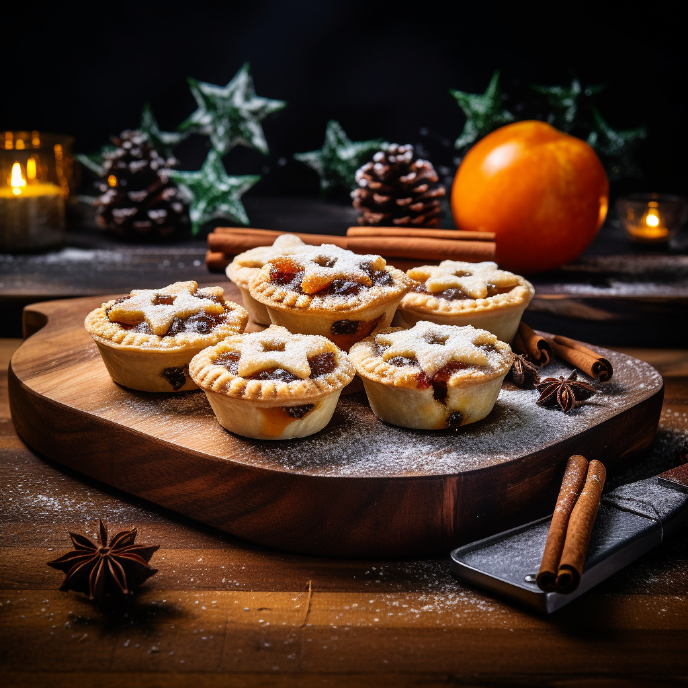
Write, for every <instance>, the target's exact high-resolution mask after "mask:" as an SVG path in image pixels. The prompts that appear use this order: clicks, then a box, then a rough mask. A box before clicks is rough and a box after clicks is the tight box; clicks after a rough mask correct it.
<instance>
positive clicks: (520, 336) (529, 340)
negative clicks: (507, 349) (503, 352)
mask: <svg viewBox="0 0 688 688" xmlns="http://www.w3.org/2000/svg"><path fill="white" fill-rule="evenodd" d="M514 348H515V349H516V350H517V352H518V353H520V354H525V355H526V356H528V358H530V359H531V360H532V361H533V363H536V364H537V365H541V366H544V365H547V364H548V363H549V362H550V360H551V358H552V347H551V346H550V344H549V342H548V341H547V340H546V339H545V338H544V337H542V336H540V335H539V334H538V333H537V332H535V330H533V329H532V328H531V327H528V325H526V324H525V323H524V322H522V323H521V324H520V325H519V326H518V331H517V332H516V337H515V339H514Z"/></svg>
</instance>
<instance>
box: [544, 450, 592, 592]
mask: <svg viewBox="0 0 688 688" xmlns="http://www.w3.org/2000/svg"><path fill="white" fill-rule="evenodd" d="M587 470H588V461H587V459H586V458H585V457H584V456H580V455H576V456H571V457H570V458H569V460H568V461H567V462H566V470H565V471H564V479H563V480H562V483H561V489H560V490H559V497H558V498H557V505H556V506H555V507H554V514H553V515H552V523H551V524H550V527H549V533H548V535H547V543H546V544H545V551H544V553H543V555H542V563H541V564H540V571H539V573H538V575H537V584H538V587H539V588H540V590H544V591H545V592H554V590H556V584H555V582H556V578H557V572H558V571H559V562H560V561H561V554H562V552H563V550H564V542H565V540H566V529H567V527H568V524H569V518H570V516H571V512H572V511H573V507H574V505H575V503H576V499H577V498H578V495H579V494H580V491H581V489H582V487H583V484H584V483H585V475H586V473H587Z"/></svg>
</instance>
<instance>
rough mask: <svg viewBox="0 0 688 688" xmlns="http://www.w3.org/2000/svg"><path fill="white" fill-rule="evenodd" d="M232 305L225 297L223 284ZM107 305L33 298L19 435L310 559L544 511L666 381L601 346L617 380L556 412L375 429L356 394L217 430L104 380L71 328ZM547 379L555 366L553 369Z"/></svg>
mask: <svg viewBox="0 0 688 688" xmlns="http://www.w3.org/2000/svg"><path fill="white" fill-rule="evenodd" d="M227 295H228V297H229V298H237V297H238V295H237V294H234V293H233V292H232V290H231V288H230V289H228V290H227ZM107 298H110V297H88V298H80V299H74V300H63V301H52V302H46V303H40V304H35V305H32V306H30V307H28V308H27V310H26V311H25V327H26V328H27V330H28V331H29V333H30V332H34V331H35V334H33V335H32V336H31V337H30V338H29V339H27V341H26V342H25V343H24V344H23V345H22V346H21V347H20V348H19V350H18V351H17V352H16V353H15V355H14V357H13V358H12V362H11V366H10V371H9V392H10V403H11V408H12V416H13V419H14V423H15V425H16V427H17V431H18V432H19V434H20V435H21V437H22V438H23V439H24V440H25V441H26V442H27V443H28V444H29V445H30V446H31V447H33V448H34V449H35V450H37V451H38V452H40V453H42V454H44V455H45V456H47V457H50V458H51V459H54V460H55V461H58V462H59V463H62V464H64V465H66V466H69V467H70V468H73V469H75V470H77V471H81V472H82V473H85V474H87V475H89V476H92V477H93V478H96V479H98V480H101V481H102V482H104V483H107V484H109V485H112V486H114V487H117V488H119V489H122V490H124V491H126V492H129V493H131V494H134V495H137V496H140V497H143V498H145V499H147V500H150V501H151V502H154V503H156V504H159V505H162V506H164V507H167V508H169V509H173V510H175V511H177V512H179V513H182V514H185V515H187V516H191V517H193V518H195V519H198V520H199V521H202V522H204V523H208V524H210V525H213V526H216V527H218V528H220V529H222V530H226V531H228V532H230V533H234V534H235V535H238V536H241V537H244V538H246V539H248V540H253V541H256V542H260V543H263V544H266V545H270V546H274V547H278V548H282V549H286V550H292V551H297V552H306V553H311V554H322V555H333V556H346V557H400V556H421V555H427V554H432V553H439V552H447V551H449V550H451V549H452V548H454V547H456V546H457V545H459V544H461V543H464V542H467V541H470V540H472V539H476V538H481V537H485V536H487V535H489V534H492V533H494V532H497V531H499V530H504V529H506V528H510V527H513V526H516V525H518V524H520V523H524V522H526V521H529V520H532V519H534V518H537V517H540V516H543V515H545V514H546V513H548V512H551V509H552V507H553V505H554V502H555V500H556V495H557V493H558V490H559V485H560V481H561V477H562V474H563V469H564V464H565V461H566V459H567V457H568V456H570V455H571V454H574V453H579V454H583V455H585V456H586V457H588V458H589V459H599V460H601V461H603V462H604V463H605V465H606V466H607V469H608V471H609V472H610V473H611V474H613V472H614V470H615V469H618V467H619V466H620V465H621V464H622V463H624V462H626V461H627V460H628V459H629V458H630V457H631V456H633V455H634V454H637V453H638V452H639V451H641V450H643V449H645V448H647V447H648V446H649V445H650V443H651V442H652V439H653V438H654V435H655V432H656V430H657V425H658V421H659V415H660V410H661V406H662V398H663V391H664V386H663V381H662V377H661V376H660V375H659V373H658V372H657V371H656V370H655V369H654V368H652V367H651V366H649V365H648V364H646V363H643V362H641V361H638V360H635V359H632V358H629V357H628V356H624V355H622V354H618V353H615V352H611V351H605V355H606V356H607V357H608V358H609V359H610V360H611V361H612V362H613V365H614V377H613V379H612V381H610V382H609V383H606V384H599V385H597V386H598V389H599V393H598V394H597V395H596V396H595V397H593V399H591V400H590V402H588V403H586V404H585V405H583V406H582V407H581V408H579V409H576V410H575V411H573V412H572V413H570V414H568V415H566V414H564V413H562V412H560V411H554V410H549V409H544V408H541V407H539V406H537V405H536V404H535V400H536V398H537V392H535V391H533V390H528V391H524V390H517V389H516V388H514V387H513V386H511V385H509V384H508V383H506V384H505V386H504V387H503V389H502V392H501V394H500V398H499V400H498V402H497V404H496V406H495V408H494V410H493V412H492V413H491V414H490V415H489V416H488V417H487V418H486V419H485V420H483V421H481V422H480V423H475V424H473V425H470V426H466V427H464V428H460V429H456V430H447V431H441V432H426V431H414V430H407V429H403V428H397V427H394V426H391V425H387V424H385V423H382V422H381V421H379V420H378V419H377V418H376V417H375V416H374V415H373V414H372V412H371V410H370V408H369V406H368V405H367V402H366V398H365V395H364V394H355V395H351V396H348V397H342V399H341V401H340V402H339V405H338V407H337V410H336V412H335V415H334V417H333V419H332V421H331V423H330V424H329V425H328V426H327V427H326V428H325V429H324V430H323V431H321V432H320V433H318V434H317V435H314V436H312V437H309V438H305V439H302V440H292V441H287V442H259V441H255V440H247V439H244V438H241V437H238V436H236V435H233V434H231V433H229V432H227V431H225V430H223V429H222V428H221V427H220V426H219V424H218V423H217V422H216V420H215V418H214V416H213V414H212V411H211V410H210V407H209V405H208V402H207V400H206V398H205V395H204V393H203V392H201V391H197V392H187V393H184V394H178V395H174V394H167V395H165V394H149V393H144V392H134V391H131V390H128V389H125V388H122V387H119V386H118V385H116V384H115V383H113V382H112V380H111V379H110V377H109V376H108V374H107V372H106V370H105V366H104V365H103V363H102V360H101V358H100V355H99V353H98V350H97V348H96V346H95V344H94V343H93V341H92V340H91V338H90V336H89V335H88V333H87V332H86V331H85V330H84V328H83V321H84V317H85V316H86V314H87V313H88V312H89V311H90V310H92V309H93V308H95V307H97V306H98V305H100V304H101V303H102V302H103V301H104V300H106V299H107ZM544 373H545V374H546V375H553V374H556V375H559V374H564V373H568V370H567V369H565V368H563V367H561V366H558V364H551V365H550V366H549V367H548V368H547V369H546V370H545V371H544Z"/></svg>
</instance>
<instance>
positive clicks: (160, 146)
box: [139, 103, 186, 158]
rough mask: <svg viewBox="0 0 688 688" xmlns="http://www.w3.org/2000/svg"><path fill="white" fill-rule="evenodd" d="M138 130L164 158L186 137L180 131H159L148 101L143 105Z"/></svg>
mask: <svg viewBox="0 0 688 688" xmlns="http://www.w3.org/2000/svg"><path fill="white" fill-rule="evenodd" d="M139 131H140V132H141V133H142V134H143V135H144V136H145V137H146V139H147V140H148V143H150V145H151V146H153V148H155V150H156V151H158V153H160V154H161V155H164V156H165V157H166V158H169V157H170V156H171V155H172V149H173V148H174V147H175V146H176V145H177V144H178V143H179V142H180V141H183V140H184V139H185V138H186V134H182V133H181V132H176V131H160V127H159V126H158V122H157V120H156V119H155V116H154V115H153V110H151V106H150V105H149V104H148V103H146V104H145V105H144V106H143V113H142V114H141V123H140V124H139Z"/></svg>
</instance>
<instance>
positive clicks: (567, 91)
mask: <svg viewBox="0 0 688 688" xmlns="http://www.w3.org/2000/svg"><path fill="white" fill-rule="evenodd" d="M531 88H532V89H533V90H534V91H536V92H537V93H541V94H542V95H543V96H545V100H546V101H547V104H548V105H549V106H550V108H552V112H551V113H550V115H549V117H548V118H547V121H548V122H549V123H550V124H551V125H552V126H555V127H556V128H557V129H561V130H562V131H565V132H570V131H571V130H572V129H573V128H574V126H575V125H576V124H577V119H578V117H579V115H580V111H581V110H582V109H583V106H584V100H585V98H589V97H590V96H593V95H595V94H596V93H599V92H600V91H602V90H604V86H602V85H597V86H587V87H586V88H585V89H583V87H582V86H581V83H580V81H579V80H578V79H575V78H574V79H573V80H572V81H571V86H538V85H537V84H533V85H532V86H531Z"/></svg>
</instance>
